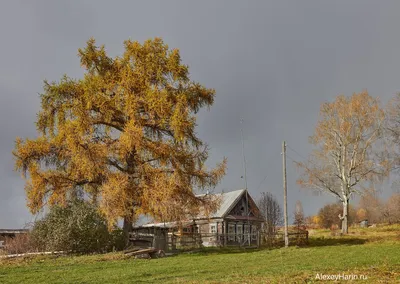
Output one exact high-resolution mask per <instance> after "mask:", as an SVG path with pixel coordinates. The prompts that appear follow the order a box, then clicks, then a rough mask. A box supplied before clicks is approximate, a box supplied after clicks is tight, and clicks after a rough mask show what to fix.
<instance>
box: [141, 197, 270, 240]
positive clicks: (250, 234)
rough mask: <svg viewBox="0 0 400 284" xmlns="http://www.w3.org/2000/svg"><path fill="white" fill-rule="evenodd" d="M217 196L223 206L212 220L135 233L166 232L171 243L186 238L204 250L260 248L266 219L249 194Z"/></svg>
mask: <svg viewBox="0 0 400 284" xmlns="http://www.w3.org/2000/svg"><path fill="white" fill-rule="evenodd" d="M215 195H216V197H217V198H220V199H221V204H220V206H219V208H218V210H217V211H216V212H215V213H214V214H212V215H211V216H208V217H205V216H195V217H193V218H191V219H190V220H189V219H188V220H187V221H185V222H179V223H178V222H168V223H151V224H146V225H143V226H140V227H136V228H134V231H136V232H140V231H142V232H144V231H147V232H149V233H150V232H151V231H156V229H158V230H160V229H162V230H163V231H168V234H169V236H170V239H171V236H172V237H174V236H175V237H177V238H180V239H181V240H183V239H184V238H185V237H186V239H190V240H192V239H193V240H194V242H197V241H200V243H201V245H202V246H229V245H240V246H242V245H256V244H257V241H258V233H259V231H260V228H261V225H262V223H263V218H262V217H261V214H260V211H259V209H258V207H257V205H256V203H255V202H254V200H253V198H252V197H251V196H250V194H249V193H248V191H247V190H245V189H241V190H236V191H231V192H226V193H217V194H215ZM172 242H173V241H172ZM182 242H183V243H192V242H193V241H182ZM167 243H168V241H167Z"/></svg>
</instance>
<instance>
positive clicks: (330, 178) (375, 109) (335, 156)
mask: <svg viewBox="0 0 400 284" xmlns="http://www.w3.org/2000/svg"><path fill="white" fill-rule="evenodd" d="M384 120H385V114H384V111H383V110H382V109H381V108H380V105H379V101H378V100H377V99H375V98H372V97H370V96H369V95H368V93H367V92H362V93H359V94H353V95H352V96H351V97H345V96H338V97H337V98H336V100H335V101H334V102H332V103H324V104H322V106H321V112H320V120H319V121H318V123H317V126H316V129H315V133H314V135H313V136H312V137H311V138H310V141H311V143H312V144H313V145H314V146H315V150H314V152H313V153H312V154H311V155H310V158H309V160H308V161H307V162H304V163H297V164H298V167H299V169H300V170H301V172H302V176H301V178H299V180H298V183H299V184H300V185H301V186H303V187H306V188H311V189H314V190H317V191H322V192H326V193H329V194H331V195H333V196H334V197H335V198H337V199H338V200H340V202H341V203H342V207H343V210H342V213H341V214H338V216H339V218H340V220H341V223H342V233H344V234H347V232H348V216H349V204H350V198H351V197H352V196H353V195H355V194H360V193H361V192H362V190H363V188H364V187H363V186H362V185H363V184H368V183H369V182H371V181H375V180H381V178H382V177H384V176H385V175H387V174H388V173H389V170H390V163H389V161H388V160H387V157H385V156H384V155H377V154H376V153H377V152H376V151H375V150H376V146H380V145H381V142H382V141H383V140H382V132H383V131H382V130H383V124H384Z"/></svg>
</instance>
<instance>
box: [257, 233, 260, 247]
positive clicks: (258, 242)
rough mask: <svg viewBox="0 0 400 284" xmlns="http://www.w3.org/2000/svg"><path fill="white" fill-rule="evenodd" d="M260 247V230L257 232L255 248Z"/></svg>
mask: <svg viewBox="0 0 400 284" xmlns="http://www.w3.org/2000/svg"><path fill="white" fill-rule="evenodd" d="M259 247H260V230H258V231H257V248H259Z"/></svg>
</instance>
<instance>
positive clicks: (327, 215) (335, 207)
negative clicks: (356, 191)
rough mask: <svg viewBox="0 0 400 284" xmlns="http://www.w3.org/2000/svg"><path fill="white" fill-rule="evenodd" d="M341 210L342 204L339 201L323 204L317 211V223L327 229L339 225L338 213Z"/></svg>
mask: <svg viewBox="0 0 400 284" xmlns="http://www.w3.org/2000/svg"><path fill="white" fill-rule="evenodd" d="M342 212H343V206H342V205H341V204H340V203H330V204H326V205H324V207H322V208H321V209H319V211H318V218H319V224H320V225H321V227H322V228H326V229H329V228H331V227H332V225H333V226H337V227H340V225H341V224H340V223H341V222H340V219H339V218H338V217H337V216H338V214H340V213H342Z"/></svg>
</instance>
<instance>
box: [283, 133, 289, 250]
mask: <svg viewBox="0 0 400 284" xmlns="http://www.w3.org/2000/svg"><path fill="white" fill-rule="evenodd" d="M282 161H283V216H284V217H283V218H284V220H285V247H288V246H289V237H288V214H287V182H286V142H285V141H283V143H282Z"/></svg>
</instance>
